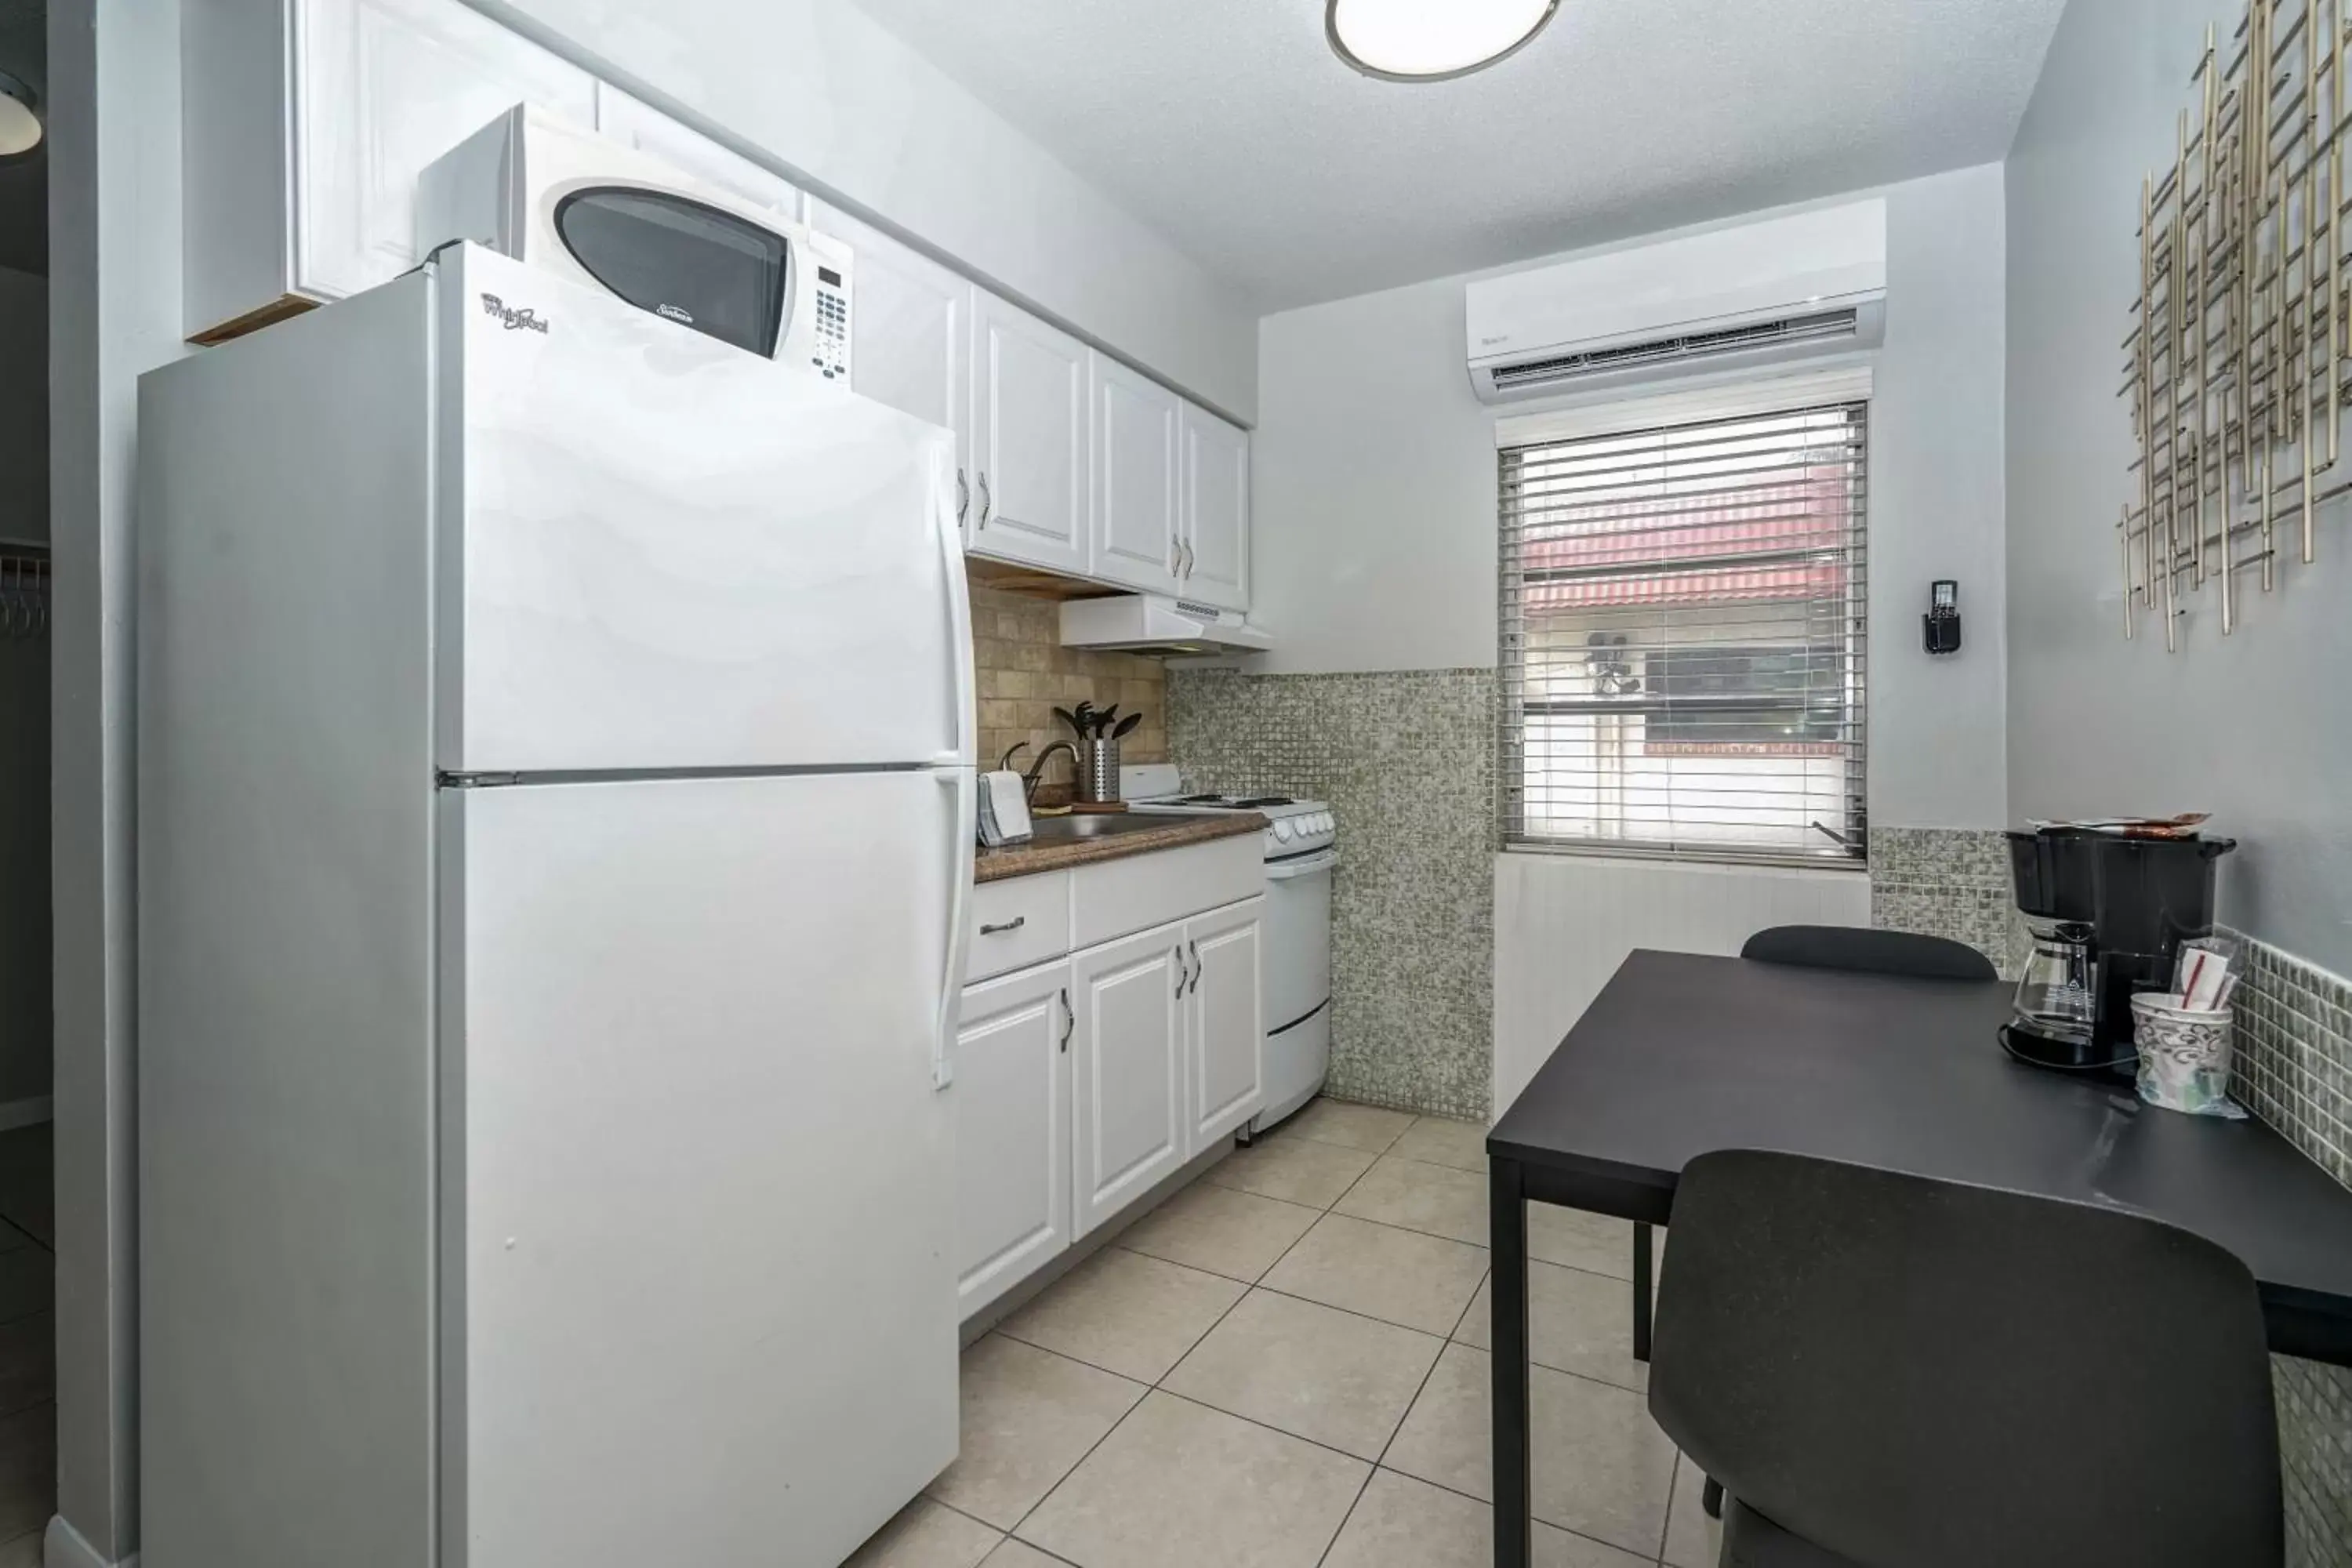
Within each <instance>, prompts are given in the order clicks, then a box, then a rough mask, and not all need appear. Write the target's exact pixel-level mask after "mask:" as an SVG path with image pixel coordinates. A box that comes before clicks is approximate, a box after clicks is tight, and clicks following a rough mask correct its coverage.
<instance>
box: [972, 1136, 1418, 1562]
mask: <svg viewBox="0 0 2352 1568" xmlns="http://www.w3.org/2000/svg"><path fill="white" fill-rule="evenodd" d="M1399 1136H1400V1137H1402V1133H1400V1134H1399ZM1359 1152H1360V1151H1359ZM1376 1158H1377V1157H1376ZM1364 1169H1365V1170H1367V1171H1369V1170H1370V1169H1371V1166H1370V1165H1367V1166H1365V1167H1364ZM1207 1174H1213V1170H1212V1172H1210V1173H1204V1175H1203V1177H1202V1179H1203V1180H1205V1179H1206V1175H1207ZM1362 1179H1363V1178H1362V1176H1361V1174H1360V1173H1359V1175H1358V1177H1357V1180H1358V1181H1360V1180H1362ZM1354 1185H1355V1184H1354V1183H1353V1182H1351V1183H1349V1190H1350V1191H1352V1190H1353V1188H1354ZM1244 1190H1246V1189H1242V1188H1235V1189H1234V1191H1244ZM1174 1195H1175V1194H1172V1193H1171V1194H1169V1196H1170V1197H1173V1196H1174ZM1253 1195H1254V1196H1257V1197H1266V1196H1267V1195H1268V1194H1264V1193H1258V1194H1253ZM1347 1195H1348V1194H1347V1193H1345V1192H1342V1193H1341V1194H1339V1197H1345V1196H1347ZM1162 1201H1163V1202H1165V1201H1166V1200H1162ZM1273 1201H1274V1202H1277V1203H1279V1202H1283V1201H1285V1200H1282V1199H1279V1198H1277V1199H1274V1200H1273ZM1332 1202H1333V1203H1337V1202H1339V1198H1334V1199H1333V1200H1332ZM1296 1206H1297V1207H1299V1208H1307V1207H1309V1206H1311V1205H1307V1204H1299V1205H1296ZM1330 1212H1331V1211H1330V1209H1329V1208H1328V1206H1327V1207H1326V1208H1324V1210H1323V1211H1322V1213H1324V1214H1328V1213H1330ZM1316 1223H1317V1224H1320V1223H1321V1220H1320V1218H1319V1216H1318V1220H1317V1222H1316ZM1314 1228H1315V1226H1313V1225H1310V1226H1307V1229H1306V1230H1303V1231H1301V1232H1299V1233H1298V1236H1297V1239H1295V1240H1293V1241H1292V1242H1291V1244H1290V1246H1289V1247H1284V1248H1283V1249H1282V1256H1281V1257H1280V1258H1276V1259H1275V1260H1274V1261H1273V1262H1272V1263H1269V1264H1267V1265H1266V1267H1265V1270H1264V1272H1262V1273H1261V1274H1260V1275H1259V1276H1258V1278H1259V1279H1264V1278H1265V1275H1266V1274H1270V1273H1272V1272H1273V1271H1274V1270H1275V1269H1276V1268H1278V1267H1279V1266H1280V1265H1281V1263H1282V1259H1283V1258H1287V1257H1289V1256H1290V1254H1291V1251H1292V1249H1293V1248H1295V1247H1297V1245H1298V1243H1299V1242H1301V1241H1304V1240H1306V1239H1307V1234H1308V1233H1309V1232H1311V1231H1312V1230H1314ZM1113 1245H1114V1246H1116V1245H1117V1244H1116V1243H1114V1244H1113ZM1137 1256H1138V1257H1150V1254H1149V1253H1138V1254H1137ZM1155 1261H1157V1262H1161V1263H1166V1264H1168V1266H1169V1267H1170V1268H1189V1267H1190V1265H1188V1264H1182V1263H1177V1262H1175V1261H1173V1260H1172V1259H1170V1258H1159V1259H1155ZM1194 1272H1196V1273H1201V1274H1207V1275H1209V1277H1210V1278H1211V1279H1227V1278H1228V1277H1227V1276H1225V1275H1222V1274H1216V1273H1213V1272H1212V1271H1211V1270H1209V1269H1205V1268H1202V1269H1196V1270H1194ZM1229 1282H1231V1283H1234V1284H1239V1285H1241V1287H1242V1293H1241V1294H1240V1295H1238V1296H1236V1297H1234V1300H1232V1302H1230V1303H1229V1304H1228V1305H1227V1306H1226V1308H1225V1310H1223V1311H1222V1312H1220V1313H1218V1314H1217V1321H1216V1322H1214V1323H1211V1324H1210V1325H1209V1326H1208V1328H1206V1329H1204V1330H1203V1331H1202V1332H1201V1334H1200V1335H1199V1337H1198V1338H1196V1339H1194V1340H1193V1341H1192V1343H1191V1344H1189V1345H1187V1346H1186V1347H1185V1348H1184V1352H1183V1354H1182V1355H1180V1356H1178V1357H1177V1358H1176V1359H1175V1360H1174V1361H1172V1362H1171V1363H1169V1365H1168V1370H1167V1371H1166V1372H1163V1373H1160V1375H1159V1377H1157V1378H1155V1379H1153V1380H1152V1381H1151V1383H1150V1384H1148V1385H1147V1386H1146V1387H1145V1389H1144V1393H1143V1397H1142V1398H1141V1399H1138V1400H1137V1401H1136V1402H1135V1403H1134V1404H1133V1405H1129V1406H1128V1407H1127V1409H1126V1411H1125V1412H1124V1413H1123V1414H1122V1415H1120V1416H1119V1418H1118V1420H1116V1421H1114V1422H1112V1423H1111V1424H1110V1426H1109V1428H1108V1430H1106V1431H1105V1432H1104V1433H1103V1435H1102V1436H1099V1437H1097V1438H1096V1439H1095V1440H1094V1442H1092V1443H1091V1444H1089V1445H1087V1451H1086V1452H1085V1453H1083V1454H1081V1455H1079V1456H1078V1459H1077V1463H1076V1464H1074V1465H1072V1466H1071V1467H1070V1468H1068V1469H1067V1470H1065V1471H1064V1472H1062V1475H1061V1478H1060V1479H1057V1480H1056V1481H1055V1483H1054V1484H1053V1485H1052V1486H1050V1487H1048V1488H1046V1489H1045V1496H1044V1497H1041V1498H1039V1499H1038V1500H1036V1501H1035V1502H1034V1503H1033V1504H1031V1505H1030V1507H1029V1508H1028V1510H1026V1511H1024V1513H1023V1514H1022V1515H1021V1517H1020V1519H1019V1520H1018V1521H1015V1522H1014V1524H1013V1529H1012V1530H1010V1531H1006V1534H1007V1535H1008V1536H1015V1537H1017V1536H1019V1532H1020V1530H1021V1527H1022V1526H1023V1525H1024V1524H1027V1523H1028V1522H1029V1521H1030V1520H1032V1519H1034V1518H1035V1517H1036V1514H1037V1510H1039V1509H1042V1508H1044V1507H1045V1505H1046V1504H1047V1503H1049V1502H1051V1501H1052V1500H1054V1494H1055V1493H1056V1492H1058V1491H1060V1490H1061V1489H1063V1488H1064V1487H1066V1486H1067V1485H1068V1484H1069V1482H1070V1478H1071V1477H1072V1476H1075V1475H1076V1474H1077V1473H1078V1471H1079V1470H1080V1469H1081V1468H1084V1466H1085V1465H1086V1462H1087V1460H1088V1459H1091V1458H1094V1456H1095V1450H1096V1449H1097V1448H1100V1447H1102V1446H1103V1445H1104V1444H1105V1443H1108V1442H1109V1441H1110V1439H1111V1435H1112V1433H1115V1432H1117V1431H1118V1429H1119V1428H1120V1427H1122V1426H1126V1425H1127V1424H1128V1422H1129V1420H1131V1419H1133V1418H1134V1415H1135V1413H1136V1412H1137V1411H1139V1410H1140V1409H1142V1408H1143V1406H1144V1404H1145V1402H1146V1401H1148V1400H1149V1399H1150V1397H1151V1395H1152V1394H1167V1395H1168V1397H1169V1398H1171V1399H1183V1398H1184V1396H1183V1395H1182V1394H1178V1393H1176V1392H1174V1391H1173V1390H1171V1389H1168V1388H1165V1387H1163V1386H1162V1384H1165V1383H1166V1382H1167V1380H1168V1379H1169V1378H1171V1377H1172V1376H1174V1375H1175V1373H1176V1369H1177V1368H1178V1367H1180V1366H1182V1365H1183V1364H1184V1361H1185V1357H1187V1356H1190V1355H1191V1354H1192V1352H1194V1351H1196V1350H1198V1349H1199V1348H1200V1347H1201V1342H1202V1340H1205V1339H1207V1338H1208V1337H1209V1336H1210V1335H1211V1334H1213V1333H1214V1332H1216V1331H1217V1328H1218V1326H1219V1325H1220V1324H1222V1323H1223V1322H1224V1321H1225V1320H1226V1319H1227V1318H1229V1317H1231V1316H1233V1313H1234V1308H1236V1307H1238V1306H1240V1305H1241V1304H1242V1303H1243V1302H1244V1301H1246V1300H1249V1297H1250V1292H1251V1291H1253V1290H1255V1289H1258V1288H1259V1287H1258V1285H1257V1283H1256V1281H1255V1280H1251V1281H1246V1282H1244V1281H1240V1280H1232V1281H1229ZM1269 1293H1270V1294H1273V1295H1280V1294H1281V1292H1280V1291H1273V1292H1269ZM1318 1305H1319V1303H1318ZM1334 1310H1338V1309H1334ZM1373 1321H1376V1322H1377V1321H1380V1320H1378V1319H1374V1320H1373ZM992 1332H994V1333H1003V1332H1004V1329H1003V1325H1002V1324H999V1325H998V1326H997V1327H996V1328H995V1329H993V1330H992ZM1005 1338H1007V1339H1012V1340H1016V1341H1018V1342H1020V1343H1022V1344H1029V1342H1028V1341H1026V1340H1022V1339H1020V1338H1019V1336H1018V1335H1013V1334H1005ZM1030 1348H1031V1349H1032V1350H1037V1351H1044V1352H1045V1353H1046V1354H1047V1355H1062V1354H1065V1353H1066V1352H1061V1351H1054V1350H1047V1349H1046V1347H1045V1346H1044V1345H1030ZM1438 1353H1439V1354H1440V1355H1443V1354H1444V1348H1443V1347H1442V1346H1441V1347H1440V1349H1439V1352H1438ZM1068 1359H1069V1360H1071V1361H1075V1362H1077V1363H1078V1364H1079V1365H1081V1366H1094V1363H1092V1362H1088V1361H1082V1360H1080V1359H1079V1358H1078V1357H1076V1356H1070V1357H1068ZM1431 1364H1432V1365H1434V1364H1436V1363H1434V1362H1433V1363H1431ZM1095 1370H1097V1372H1106V1373H1109V1372H1110V1368H1108V1367H1107V1366H1106V1367H1096V1369H1095ZM1110 1374H1111V1375H1112V1376H1113V1377H1124V1376H1126V1374H1125V1373H1110ZM1128 1381H1129V1382H1130V1383H1133V1382H1137V1381H1139V1380H1138V1379H1135V1378H1129V1379H1128ZM1415 1397H1416V1398H1418V1397H1419V1395H1418V1394H1416V1395H1415ZM1185 1403H1186V1404H1188V1405H1199V1406H1200V1407H1201V1408H1202V1409H1203V1410H1216V1409H1217V1407H1216V1406H1215V1405H1208V1404H1203V1403H1202V1401H1199V1400H1185ZM1405 1410H1406V1414H1408V1415H1410V1414H1411V1413H1412V1406H1411V1405H1407V1406H1406V1407H1405ZM1217 1414H1219V1415H1227V1416H1232V1418H1233V1419H1234V1420H1236V1421H1249V1417H1248V1416H1245V1415H1234V1413H1233V1412H1232V1411H1230V1410H1219V1411H1217ZM1250 1425H1252V1426H1258V1427H1261V1428H1263V1429H1264V1430H1265V1431H1268V1432H1277V1433H1280V1434H1281V1436H1286V1437H1297V1433H1294V1432H1282V1430H1281V1428H1280V1427H1276V1426H1266V1425H1265V1423H1264V1422H1262V1421H1252V1422H1250ZM1398 1425H1399V1426H1402V1425H1403V1422H1402V1419H1400V1420H1399V1422H1398ZM1298 1441H1300V1442H1302V1443H1313V1442H1314V1439H1313V1438H1310V1437H1299V1438H1298ZM1315 1446H1316V1447H1324V1448H1328V1447H1329V1445H1328V1444H1321V1443H1318V1444H1316V1445H1315ZM1383 1451H1385V1449H1383ZM1331 1452H1333V1453H1339V1452H1340V1450H1339V1449H1336V1448H1334V1449H1331ZM1347 1457H1348V1458H1351V1459H1356V1460H1357V1462H1358V1463H1359V1464H1360V1463H1362V1462H1363V1461H1362V1460H1361V1459H1360V1458H1358V1457H1357V1456H1356V1455H1353V1454H1349V1455H1348V1456H1347ZM1373 1468H1379V1467H1378V1466H1377V1465H1375V1466H1374V1467H1373ZM1364 1479H1365V1483H1366V1484H1367V1485H1369V1484H1370V1479H1371V1477H1370V1473H1369V1472H1367V1474H1366V1476H1365V1478H1364ZM1357 1495H1358V1497H1359V1498H1360V1497H1361V1496H1362V1490H1361V1489H1360V1488H1359V1489H1358V1493H1357ZM1355 1510H1356V1509H1355V1504H1354V1503H1349V1505H1348V1511H1349V1513H1351V1514H1352V1513H1353V1512H1355ZM983 1522H985V1521H983ZM1339 1522H1340V1525H1341V1527H1342V1528H1345V1527H1346V1524H1347V1520H1346V1518H1345V1517H1344V1516H1343V1517H1342V1518H1341V1520H1340V1521H1339ZM1338 1539H1339V1534H1338V1531H1334V1532H1333V1533H1332V1540H1333V1541H1335V1542H1336V1541H1337V1540H1338ZM1023 1544H1024V1545H1034V1544H1035V1543H1034V1542H1030V1541H1028V1540H1026V1539H1025V1538H1023ZM1040 1550H1043V1548H1040ZM1324 1550H1325V1551H1326V1552H1328V1551H1329V1550H1330V1547H1329V1545H1328V1544H1327V1545H1326V1546H1325V1548H1324Z"/></svg>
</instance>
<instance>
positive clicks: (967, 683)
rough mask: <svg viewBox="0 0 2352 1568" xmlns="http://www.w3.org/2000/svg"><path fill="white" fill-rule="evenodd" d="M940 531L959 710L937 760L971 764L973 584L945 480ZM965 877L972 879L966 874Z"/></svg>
mask: <svg viewBox="0 0 2352 1568" xmlns="http://www.w3.org/2000/svg"><path fill="white" fill-rule="evenodd" d="M948 460H949V459H948V458H945V457H942V458H941V460H940V477H941V479H942V480H944V479H945V477H946V467H947V462H948ZM939 533H940V577H941V579H942V585H943V586H944V588H945V589H946V592H947V596H948V659H949V661H950V663H951V664H952V665H953V666H954V668H953V669H952V670H951V671H950V674H949V679H948V684H949V687H950V690H951V691H952V692H953V694H954V700H955V710H956V712H955V750H954V751H953V752H950V753H949V754H947V755H945V756H942V757H940V758H938V759H937V761H938V762H939V763H940V764H941V765H946V766H962V767H971V765H972V763H973V759H974V751H975V748H977V747H978V745H979V744H980V742H979V739H978V737H976V736H975V735H974V734H973V733H972V730H973V726H974V725H975V724H977V723H978V722H979V701H978V695H977V693H976V692H975V691H974V689H973V686H974V678H973V675H972V668H971V666H972V653H971V581H970V579H969V577H968V575H967V574H966V573H965V571H964V563H963V528H962V525H961V521H959V519H958V516H957V514H956V513H955V512H953V511H950V510H948V504H947V489H946V486H945V484H944V483H942V484H941V486H940V510H939ZM965 848H966V850H967V853H968V852H969V850H970V848H971V846H970V845H969V844H967V845H966V846H965ZM967 869H968V868H967ZM965 880H967V881H969V880H971V879H970V878H969V877H967V878H966V879H965Z"/></svg>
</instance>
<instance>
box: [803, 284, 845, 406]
mask: <svg viewBox="0 0 2352 1568" xmlns="http://www.w3.org/2000/svg"><path fill="white" fill-rule="evenodd" d="M810 270H811V271H812V272H814V274H815V275H816V287H815V288H814V289H812V290H810V297H811V298H812V299H814V300H815V301H816V332H815V335H814V342H815V353H812V354H811V355H810V356H809V363H810V364H812V365H814V366H815V367H816V369H817V371H818V372H819V373H820V374H823V375H824V378H825V379H826V380H827V381H847V380H848V379H849V274H848V273H847V272H845V271H844V270H843V269H842V268H838V267H835V266H833V265H832V264H831V263H829V262H825V261H817V262H815V263H814V265H813V266H812V267H811V268H810Z"/></svg>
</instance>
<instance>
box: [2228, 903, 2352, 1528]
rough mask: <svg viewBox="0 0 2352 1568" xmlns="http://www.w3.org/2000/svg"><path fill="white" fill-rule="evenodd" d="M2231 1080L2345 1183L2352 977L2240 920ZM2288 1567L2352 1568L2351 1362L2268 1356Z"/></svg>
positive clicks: (2255, 1108)
mask: <svg viewBox="0 0 2352 1568" xmlns="http://www.w3.org/2000/svg"><path fill="white" fill-rule="evenodd" d="M2228 934H2230V935H2231V936H2235V937H2236V938H2237V940H2238V941H2239V942H2241V943H2242V946H2243V951H2242V954H2241V961H2242V963H2243V964H2244V966H2245V978H2244V979H2243V980H2242V982H2240V984H2239V987H2238V994H2237V999H2236V1003H2235V1011H2236V1013H2237V1026H2238V1028H2237V1041H2236V1045H2237V1060H2236V1064H2235V1067H2234V1068H2233V1070H2232V1074H2231V1078H2232V1083H2231V1091H2232V1092H2233V1093H2234V1094H2235V1096H2236V1097H2237V1099H2238V1100H2239V1101H2240V1102H2241V1103H2242V1104H2243V1105H2244V1106H2245V1107H2246V1109H2248V1110H2252V1112H2253V1113H2254V1114H2255V1115H2257V1116H2259V1117H2261V1118H2262V1119H2263V1121H2267V1122H2269V1123H2270V1124H2271V1125H2272V1126H2273V1127H2275V1128H2277V1129H2278V1131H2280V1132H2281V1133H2282V1134H2284V1136H2285V1137H2286V1138H2287V1139H2288V1140H2289V1141H2290V1142H2293V1143H2294V1146H2295V1147H2296V1148H2298V1149H2301V1150H2302V1151H2303V1152H2305V1154H2308V1155H2310V1156H2311V1158H2312V1159H2313V1160H2314V1161H2315V1163H2318V1164H2319V1165H2320V1166H2321V1167H2322V1168H2323V1169H2325V1170H2326V1172H2327V1173H2328V1174H2330V1175H2332V1176H2334V1177H2335V1178H2336V1180H2337V1181H2339V1182H2342V1183H2343V1184H2346V1185H2347V1186H2352V981H2347V980H2346V979H2344V977H2343V976H2341V975H2337V974H2331V973H2328V972H2327V971H2326V970H2324V969H2319V968H2316V967H2315V966H2313V965H2311V964H2308V963H2304V962H2303V961H2302V960H2301V959H2298V958H2296V957H2294V955H2293V954H2291V953H2288V952H2283V951H2282V950H2280V949H2278V948H2275V947H2273V946H2271V945H2270V944H2269V943H2268V942H2256V941H2253V940H2252V939H2251V938H2249V937H2246V936H2244V935H2242V934H2241V933H2238V932H2234V931H2233V932H2230V933H2228ZM2271 1371H2272V1384H2273V1391H2274V1393H2275V1395H2276V1398H2277V1401H2278V1420H2279V1458H2280V1462H2281V1468H2282V1469H2283V1470H2284V1476H2283V1480H2284V1488H2285V1493H2286V1532H2287V1554H2286V1560H2287V1563H2288V1565H2289V1568H2352V1369H2347V1368H2345V1367H2340V1366H2323V1365H2320V1364H2319V1363H2316V1362H2307V1361H2296V1360H2294V1358H2292V1357H2289V1356H2273V1357H2272V1358H2271Z"/></svg>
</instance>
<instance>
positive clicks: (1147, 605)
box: [1062, 594, 1274, 654]
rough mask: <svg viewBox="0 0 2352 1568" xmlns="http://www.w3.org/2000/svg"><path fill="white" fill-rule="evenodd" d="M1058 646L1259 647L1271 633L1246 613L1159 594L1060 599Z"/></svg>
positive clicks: (1188, 650)
mask: <svg viewBox="0 0 2352 1568" xmlns="http://www.w3.org/2000/svg"><path fill="white" fill-rule="evenodd" d="M1062 646H1063V647H1087V648H1094V649H1096V650H1097V651H1099V652H1103V653H1153V654H1226V653H1263V652H1265V650H1266V649H1267V648H1269V647H1273V646H1274V643H1273V639H1271V638H1270V637H1267V636H1266V635H1265V633H1264V632H1262V631H1260V630H1258V629H1257V628H1256V627H1255V626H1252V625H1250V624H1249V621H1248V619H1247V617H1245V616H1241V615H1238V614H1236V613H1234V611H1232V610H1221V609H1218V608H1217V607H1216V606H1215V605H1196V604H1193V603H1192V602H1191V601H1190V600H1187V599H1171V598H1169V597H1167V596H1166V595H1160V594H1120V595H1116V596H1114V597H1111V598H1107V599H1066V600H1064V601H1063V602H1062Z"/></svg>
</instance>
